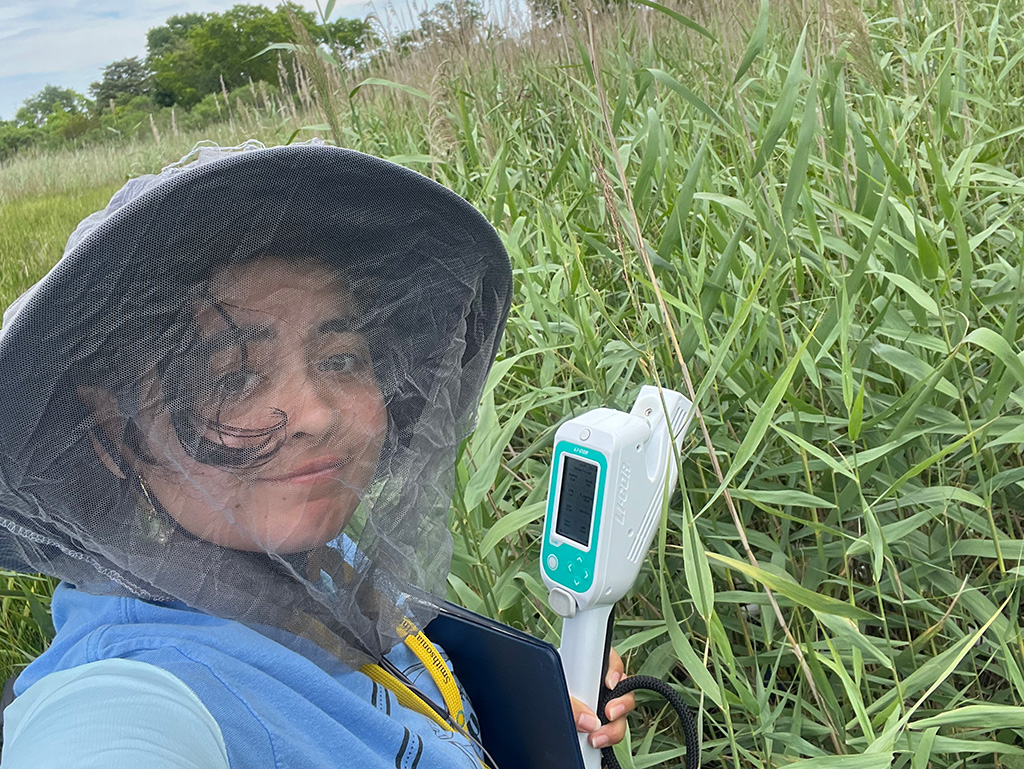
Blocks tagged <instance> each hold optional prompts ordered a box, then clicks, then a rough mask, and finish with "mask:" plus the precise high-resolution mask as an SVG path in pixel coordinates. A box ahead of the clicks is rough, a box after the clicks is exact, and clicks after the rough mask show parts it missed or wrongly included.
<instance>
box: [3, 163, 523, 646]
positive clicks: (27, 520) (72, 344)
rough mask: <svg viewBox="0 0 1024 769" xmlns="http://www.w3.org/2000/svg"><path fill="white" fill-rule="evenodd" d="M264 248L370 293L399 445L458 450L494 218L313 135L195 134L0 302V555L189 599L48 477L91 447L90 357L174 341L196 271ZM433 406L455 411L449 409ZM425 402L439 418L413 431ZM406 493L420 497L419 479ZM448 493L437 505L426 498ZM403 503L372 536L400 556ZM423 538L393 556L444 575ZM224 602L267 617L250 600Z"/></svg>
mask: <svg viewBox="0 0 1024 769" xmlns="http://www.w3.org/2000/svg"><path fill="white" fill-rule="evenodd" d="M260 255H266V256H279V257H286V258H296V257H305V256H309V257H313V258H315V259H318V260H320V261H322V262H327V263H329V264H331V265H334V266H336V267H337V268H338V270H339V271H340V272H341V273H343V274H344V276H345V277H346V279H347V280H349V281H350V282H351V283H352V284H353V285H356V286H359V287H360V291H362V292H364V293H365V294H367V295H369V296H371V301H372V302H373V304H374V306H375V307H376V308H377V310H378V311H379V312H378V313H377V315H378V317H380V318H384V323H385V324H386V326H387V333H386V334H385V335H384V337H383V339H384V341H380V340H378V345H379V349H377V350H375V351H374V355H375V361H374V367H375V370H377V374H378V377H379V378H381V380H382V381H381V386H382V389H383V390H384V392H385V395H386V398H387V401H388V405H389V411H390V412H391V413H390V417H391V420H392V427H391V429H392V430H394V431H395V432H396V435H394V436H391V437H392V440H393V443H395V445H400V446H404V447H412V448H409V449H408V451H406V452H405V457H406V460H405V461H406V463H407V464H408V463H413V464H416V463H419V464H420V465H422V466H420V467H417V468H411V469H409V472H410V473H421V474H422V473H425V472H426V469H425V468H428V469H431V470H438V468H429V465H430V463H435V464H437V465H443V464H445V463H446V462H447V463H450V462H451V460H452V459H453V457H454V450H455V449H457V446H458V442H459V441H461V440H462V438H464V437H465V435H466V433H467V432H468V430H469V429H470V427H471V426H472V423H473V419H474V417H475V412H476V406H477V404H478V403H479V399H480V395H481V392H482V389H483V386H484V382H485V380H486V377H487V373H488V371H489V369H490V365H491V363H492V362H493V359H494V356H495V354H496V352H497V349H498V345H499V343H500V338H501V334H502V331H503V328H504V324H505V318H506V315H507V313H508V309H509V305H510V301H511V292H512V282H511V270H510V266H509V261H508V257H507V255H506V253H505V250H504V248H503V246H502V243H501V240H500V238H499V237H498V235H497V233H496V232H495V230H494V228H493V227H492V226H491V225H490V224H489V223H488V222H487V221H486V220H485V219H484V217H483V216H482V215H481V214H480V213H479V212H478V211H477V210H476V209H475V208H474V207H473V206H472V205H470V204H469V203H468V202H467V201H465V200H463V199H462V198H461V197H459V196H458V195H456V194H455V193H453V192H451V191H450V190H448V189H447V188H445V187H442V186H440V185H438V184H437V183H435V182H433V181H431V180H430V179H427V178H426V177H424V176H422V175H420V174H418V173H415V172H413V171H410V170H408V169H406V168H403V167H401V166H398V165H395V164H393V163H390V162H387V161H384V160H381V159H378V158H374V157H371V156H368V155H365V154H362V153H359V152H354V151H351V150H346V149H340V148H336V147H330V146H325V145H320V144H306V145H295V146H286V147H273V148H263V147H262V146H252V145H247V146H245V147H243V148H236V151H225V150H221V149H220V148H212V149H204V150H202V151H200V152H199V157H198V160H192V161H191V162H188V163H184V162H183V163H182V164H179V165H177V166H174V167H170V168H168V169H165V171H164V172H162V173H161V174H158V175H153V176H148V177H142V178H140V179H136V180H132V181H131V182H129V183H128V184H127V185H126V186H125V187H124V188H123V189H122V190H121V191H120V192H119V193H117V194H116V195H115V196H114V198H113V199H112V200H111V202H110V204H109V205H108V207H107V208H106V210H104V211H102V212H100V213H98V214H95V215H93V216H92V217H89V219H87V220H85V221H84V222H83V223H82V224H81V225H80V226H79V228H78V229H77V230H76V232H75V233H74V235H73V236H72V238H71V240H70V241H69V243H68V248H67V250H66V252H65V254H64V256H63V257H62V258H61V260H60V261H59V262H58V263H57V264H56V265H55V266H54V268H53V269H52V270H51V271H50V272H49V273H48V274H47V275H46V276H45V277H44V278H43V279H42V280H41V281H39V283H37V284H36V285H35V286H33V287H32V288H31V289H30V290H29V291H27V292H26V293H25V294H24V295H23V296H21V297H20V298H19V299H18V300H17V301H16V302H15V303H14V304H13V305H12V306H11V307H10V308H9V309H8V311H7V312H5V314H4V325H3V328H2V330H0V527H2V528H0V567H4V568H11V569H17V570H32V571H45V572H48V573H51V574H54V575H55V576H58V577H60V578H62V579H70V580H72V581H74V582H76V583H81V582H82V581H83V580H84V582H85V583H89V582H90V581H96V580H107V581H110V580H113V582H115V583H117V584H120V585H121V586H122V588H123V589H124V592H126V593H128V594H135V595H141V596H143V597H148V596H169V597H171V598H176V599H180V600H185V601H186V602H189V601H190V600H191V599H190V597H189V595H183V594H182V591H185V592H187V590H191V587H188V588H187V589H186V588H181V589H180V590H178V589H175V588H173V587H172V588H168V587H167V586H166V585H159V584H155V583H154V582H151V581H150V580H151V578H152V576H153V575H154V574H156V573H157V572H158V571H159V563H158V562H156V561H154V562H153V564H155V565H153V564H151V565H149V566H146V568H145V569H144V570H143V571H144V572H145V573H143V574H132V573H131V569H127V571H126V570H125V569H126V568H127V567H125V559H127V561H128V562H130V563H136V562H140V563H141V562H142V560H144V558H143V556H147V554H146V553H143V554H142V556H140V555H139V554H138V553H135V552H134V551H133V552H128V553H127V554H126V555H124V556H123V557H121V556H119V555H117V554H113V555H112V554H110V553H106V552H103V553H100V554H99V555H98V556H97V554H96V550H97V548H98V545H97V543H96V542H94V541H89V536H90V533H89V526H88V525H82V526H79V522H77V521H72V523H71V524H69V523H68V521H69V520H71V518H73V517H74V516H75V515H78V516H81V515H82V513H81V511H80V508H81V507H82V506H83V504H85V505H87V504H88V500H85V501H84V502H83V500H78V501H77V502H76V503H74V504H71V503H69V502H67V500H66V499H65V498H66V497H67V496H69V495H70V496H72V497H73V496H74V495H75V494H76V490H75V489H74V488H69V486H68V484H67V482H66V478H61V477H57V476H58V474H60V473H64V474H67V472H68V468H69V467H71V468H72V469H74V464H75V462H74V458H75V456H76V454H75V452H76V451H77V452H80V453H81V454H82V456H83V457H84V456H86V455H88V454H89V452H90V451H92V449H91V448H90V446H91V444H90V443H89V441H90V438H89V431H90V430H93V429H94V427H95V422H94V421H90V419H89V416H88V413H87V409H85V408H84V407H83V404H82V402H81V398H80V396H79V395H78V393H77V392H76V389H77V388H78V387H80V386H81V385H82V384H83V382H86V383H88V382H87V380H89V378H90V377H99V378H102V377H103V376H104V375H106V374H107V373H108V372H105V371H102V370H97V369H102V368H104V367H109V368H113V369H117V370H118V371H117V375H118V376H122V377H124V378H125V379H131V378H132V377H138V376H140V375H141V373H142V372H141V371H135V370H132V367H133V366H134V367H136V368H138V367H140V366H145V365H147V364H146V361H145V360H144V358H145V356H140V355H137V354H134V353H133V351H132V350H131V349H130V348H131V346H132V345H133V344H135V341H134V340H137V339H140V338H142V339H147V342H146V343H147V344H151V343H154V341H153V339H150V337H156V338H157V340H156V342H155V343H156V344H161V343H164V341H166V344H168V345H171V346H173V344H174V341H173V340H164V341H161V340H160V339H159V337H160V336H161V334H162V333H163V332H164V330H165V329H167V328H169V327H171V326H172V325H173V323H174V320H173V318H174V316H176V315H180V314H181V309H182V306H183V303H185V302H187V301H188V297H189V295H190V294H189V292H190V291H191V290H193V288H194V286H195V285H196V284H197V283H201V282H202V281H203V280H204V279H208V278H209V276H210V275H211V273H212V272H213V271H215V270H216V269H217V268H218V267H219V266H220V265H227V264H231V263H234V262H244V261H246V260H250V259H253V258H255V257H258V256H260ZM381 308H383V309H381ZM168 349H170V348H168ZM122 366H123V367H124V368H125V369H126V370H125V371H122V370H120V367H122ZM453 369H454V370H453ZM438 413H443V414H445V415H447V416H446V417H445V418H444V419H443V420H441V419H438V418H437V417H436V415H437V414H438ZM424 414H430V415H432V416H431V417H430V419H432V420H433V421H434V422H435V423H436V422H440V421H444V422H445V424H444V425H443V426H441V427H438V426H437V424H431V425H427V426H426V427H425V428H424V429H423V430H421V431H420V432H419V433H417V430H419V427H417V420H420V419H423V418H424V416H423V415H424ZM417 441H419V443H417ZM431 441H433V442H434V443H436V444H438V445H437V446H436V447H435V446H432V445H430V442H431ZM446 443H447V444H454V446H452V445H441V444H446ZM424 446H426V448H423V447H424ZM417 447H418V448H417ZM435 448H436V451H435V450H434V449H435ZM90 459H92V460H95V457H94V456H93V457H91V458H90ZM69 460H70V461H69ZM449 469H450V467H449ZM73 474H74V473H72V475H73ZM403 482H404V484H405V486H406V487H410V486H413V485H414V482H413V481H409V480H408V479H406V480H405V481H403ZM432 484H433V485H432ZM422 486H423V488H422V489H420V493H422V495H423V502H424V504H426V503H427V502H428V501H429V500H428V499H427V498H428V497H431V495H433V496H436V497H439V498H442V497H443V496H444V494H445V493H448V494H450V487H447V486H446V484H444V483H440V484H434V482H433V481H423V484H422ZM446 489H447V490H446ZM406 492H408V493H406ZM395 493H396V495H399V492H398V491H396V492H395ZM401 494H402V495H404V496H406V497H408V498H409V500H410V504H411V503H412V502H413V501H415V499H414V497H415V489H405V491H402V492H401ZM431 498H432V497H431ZM441 501H443V502H444V504H445V505H447V500H440V501H439V500H434V503H435V504H440V503H441ZM93 514H94V513H93V512H91V511H90V512H88V515H90V516H91V515H93ZM95 514H96V515H101V514H102V511H99V512H97V513H95ZM412 517H414V516H410V514H409V512H408V511H405V512H402V513H400V514H396V517H395V520H393V521H389V522H388V523H387V527H390V530H389V531H388V532H385V533H383V534H381V535H380V538H387V537H392V536H393V538H394V542H393V543H392V542H385V543H384V545H386V548H385V549H386V550H387V552H389V553H394V554H395V556H394V557H395V559H396V560H401V559H403V558H405V559H411V560H415V559H413V558H412V556H411V555H410V552H411V551H412V550H414V549H415V550H417V551H419V550H420V549H421V546H422V545H421V543H420V542H419V541H418V540H416V539H415V538H416V537H420V538H422V537H423V536H424V535H423V533H422V531H420V532H419V533H417V532H416V531H415V526H412V528H410V529H409V531H406V532H402V531H401V529H402V527H403V526H405V525H407V524H409V525H410V526H411V525H412V523H415V522H414V521H413V522H412V523H410V521H411V518H412ZM446 524H447V518H446V516H445V519H444V520H443V521H438V522H436V524H434V527H435V529H436V536H437V537H438V538H441V537H442V530H443V529H444V527H445V526H446ZM443 535H445V536H446V535H447V532H446V531H444V532H443ZM438 542H440V539H438ZM181 546H182V548H187V547H193V548H196V547H198V546H197V545H195V544H194V543H182V545H181ZM431 548H432V549H433V551H434V552H420V553H418V555H417V557H419V558H421V559H427V561H429V559H431V558H434V559H435V560H436V561H437V562H436V563H432V564H430V563H427V562H426V561H423V560H421V561H419V562H417V563H415V564H411V565H408V566H401V565H400V566H396V567H395V568H394V571H395V572H396V573H397V577H398V579H406V580H409V581H410V583H411V584H413V585H414V586H416V587H419V588H423V589H425V590H427V591H431V592H436V591H438V590H441V591H442V592H443V579H444V576H443V574H446V573H447V558H448V557H449V553H450V547H448V548H446V547H445V546H444V544H443V543H441V544H436V543H435V544H432V545H430V546H429V547H427V548H422V549H424V550H430V549H431ZM126 552H127V551H126ZM183 552H184V550H183ZM196 552H197V555H195V556H194V559H195V560H202V559H206V560H203V563H204V564H206V565H204V566H203V568H210V569H212V568H213V567H212V566H209V564H208V563H207V562H208V560H209V556H208V554H202V553H200V552H199V551H198V550H197V551H196ZM239 557H241V556H239ZM119 558H120V560H119ZM132 559H135V560H132ZM140 559H141V560H140ZM442 561H443V562H444V563H441V562H442ZM217 568H220V569H221V570H222V571H224V573H226V574H228V575H229V577H230V579H229V581H231V580H234V582H237V581H238V580H236V579H235V578H234V577H233V576H231V575H233V574H235V572H237V571H238V569H239V568H240V567H239V566H238V565H237V564H227V565H222V566H219V567H217ZM245 568H248V567H245ZM147 569H148V571H147ZM242 570H243V571H244V569H242ZM403 570H404V572H405V573H400V572H403ZM428 572H429V574H428ZM442 572H443V573H442ZM424 574H426V577H424ZM417 575H418V576H417ZM93 577H95V578H96V580H94V579H93ZM439 580H440V581H439ZM234 582H233V583H232V584H234ZM424 582H426V583H429V584H424ZM305 588H306V589H307V592H308V591H309V590H310V589H312V588H310V585H306V586H305ZM264 589H265V586H262V587H260V590H264ZM274 600H275V601H278V602H280V598H275V599H274ZM287 600H289V601H290V600H292V599H287ZM286 603H287V601H286ZM198 608H201V609H204V610H206V611H212V612H214V613H217V612H218V611H219V609H218V608H217V607H212V608H211V607H209V606H200V607H198ZM236 618H238V619H241V620H243V621H252V622H269V623H271V624H274V623H275V622H276V620H275V618H274V617H266V616H263V615H262V614H259V613H256V614H254V615H252V616H250V615H244V616H238V617H236ZM354 632H355V633H356V634H357V635H358V633H359V631H358V629H357V630H355V631H354ZM385 645H386V643H385Z"/></svg>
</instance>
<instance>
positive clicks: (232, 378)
mask: <svg viewBox="0 0 1024 769" xmlns="http://www.w3.org/2000/svg"><path fill="white" fill-rule="evenodd" d="M257 381H258V376H257V374H256V372H255V371H249V370H247V369H236V370H235V371H229V372H227V373H226V374H224V375H223V376H221V377H220V378H219V379H218V380H217V382H216V385H215V386H216V389H217V391H218V392H220V393H223V394H225V395H233V396H237V395H241V394H245V393H247V392H248V391H250V390H252V389H253V388H254V387H255V386H256V382H257Z"/></svg>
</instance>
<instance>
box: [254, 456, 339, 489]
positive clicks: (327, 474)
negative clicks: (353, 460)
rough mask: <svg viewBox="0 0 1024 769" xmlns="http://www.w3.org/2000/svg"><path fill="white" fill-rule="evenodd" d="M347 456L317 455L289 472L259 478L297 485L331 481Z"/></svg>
mask: <svg viewBox="0 0 1024 769" xmlns="http://www.w3.org/2000/svg"><path fill="white" fill-rule="evenodd" d="M349 461H350V460H349V459H348V458H347V457H336V456H330V457H318V458H317V459H312V460H310V461H308V462H303V463H302V464H300V465H297V466H296V467H294V468H292V469H291V470H290V471H289V472H286V473H282V474H280V475H270V476H264V477H262V478H260V480H261V481H266V482H267V483H289V484H297V485H305V484H313V483H323V482H325V481H333V480H336V479H337V477H338V471H339V470H340V469H341V468H343V467H344V466H345V465H347V464H348V463H349Z"/></svg>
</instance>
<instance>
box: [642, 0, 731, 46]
mask: <svg viewBox="0 0 1024 769" xmlns="http://www.w3.org/2000/svg"><path fill="white" fill-rule="evenodd" d="M636 2H638V3H639V4H640V5H646V6H647V7H648V8H653V9H654V10H656V11H661V12H662V13H663V14H665V15H666V16H668V17H669V18H671V19H675V20H676V21H678V22H679V23H680V24H682V25H683V26H684V27H688V28H690V29H692V30H693V31H694V32H697V33H699V34H701V35H703V36H704V37H706V38H707V39H708V40H710V41H712V42H714V43H717V42H718V41H717V40H716V39H715V36H714V35H712V34H711V33H710V32H708V31H707V30H706V29H704V27H702V26H701V25H700V24H698V23H697V22H695V21H694V20H693V19H691V18H689V17H687V16H683V14H681V13H679V12H678V11H673V10H672V9H671V8H669V7H667V6H664V5H662V4H661V3H656V2H654V0H636Z"/></svg>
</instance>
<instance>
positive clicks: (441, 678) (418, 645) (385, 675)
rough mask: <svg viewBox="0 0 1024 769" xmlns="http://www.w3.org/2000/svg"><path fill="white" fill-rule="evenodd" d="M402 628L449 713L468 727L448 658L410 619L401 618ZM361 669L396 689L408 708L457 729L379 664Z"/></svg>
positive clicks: (407, 643)
mask: <svg viewBox="0 0 1024 769" xmlns="http://www.w3.org/2000/svg"><path fill="white" fill-rule="evenodd" d="M399 630H400V631H401V632H403V633H404V634H405V638H404V639H403V640H404V642H405V645H406V646H408V647H409V649H410V650H411V651H412V653H413V654H415V655H416V657H417V658H418V659H419V660H420V662H422V663H423V665H424V667H425V668H426V669H427V672H428V673H429V674H430V677H431V678H432V679H433V680H434V683H435V684H436V685H437V688H438V690H440V692H441V697H442V698H443V699H444V704H445V707H446V708H447V709H448V715H449V716H450V717H451V719H452V720H453V721H454V722H455V723H456V724H457V725H458V727H459V728H460V729H462V730H465V728H466V710H465V707H464V706H463V704H462V697H461V695H460V694H459V687H458V684H456V683H455V677H454V676H453V675H452V672H451V670H449V669H448V665H446V664H445V661H444V659H443V658H442V657H441V654H440V652H438V650H437V647H435V646H434V644H432V643H431V642H430V639H428V638H427V637H426V636H425V635H423V633H422V631H420V630H418V629H417V628H416V626H415V625H413V624H412V622H410V621H409V620H408V619H403V620H402V625H401V627H400V628H399ZM360 670H361V671H362V672H363V673H364V674H366V675H367V676H369V678H370V679H371V680H372V681H374V682H376V683H378V684H380V685H381V686H383V687H384V688H385V689H388V690H389V691H391V692H393V693H394V695H395V697H396V698H397V699H398V702H399V703H400V704H401V705H403V706H404V707H407V708H409V709H410V710H415V711H416V712H417V713H422V714H423V715H425V716H426V717H427V718H429V719H431V720H432V721H433V722H434V723H436V724H437V725H438V726H440V727H442V728H443V729H445V730H447V731H449V732H452V731H455V730H454V729H452V726H451V724H449V723H448V722H447V721H445V720H444V718H442V717H441V715H440V714H439V713H438V712H437V711H436V710H434V709H433V708H432V707H430V705H428V704H427V703H426V702H424V701H423V700H422V699H421V698H420V696H419V695H418V694H416V693H415V692H414V691H413V690H412V689H410V688H409V687H408V686H406V684H405V683H403V682H402V681H400V680H399V679H398V678H396V677H395V676H393V675H392V674H391V673H389V672H388V671H386V670H385V669H384V668H382V667H381V666H380V665H377V664H373V663H371V664H369V665H363V666H362V667H361V668H360Z"/></svg>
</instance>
